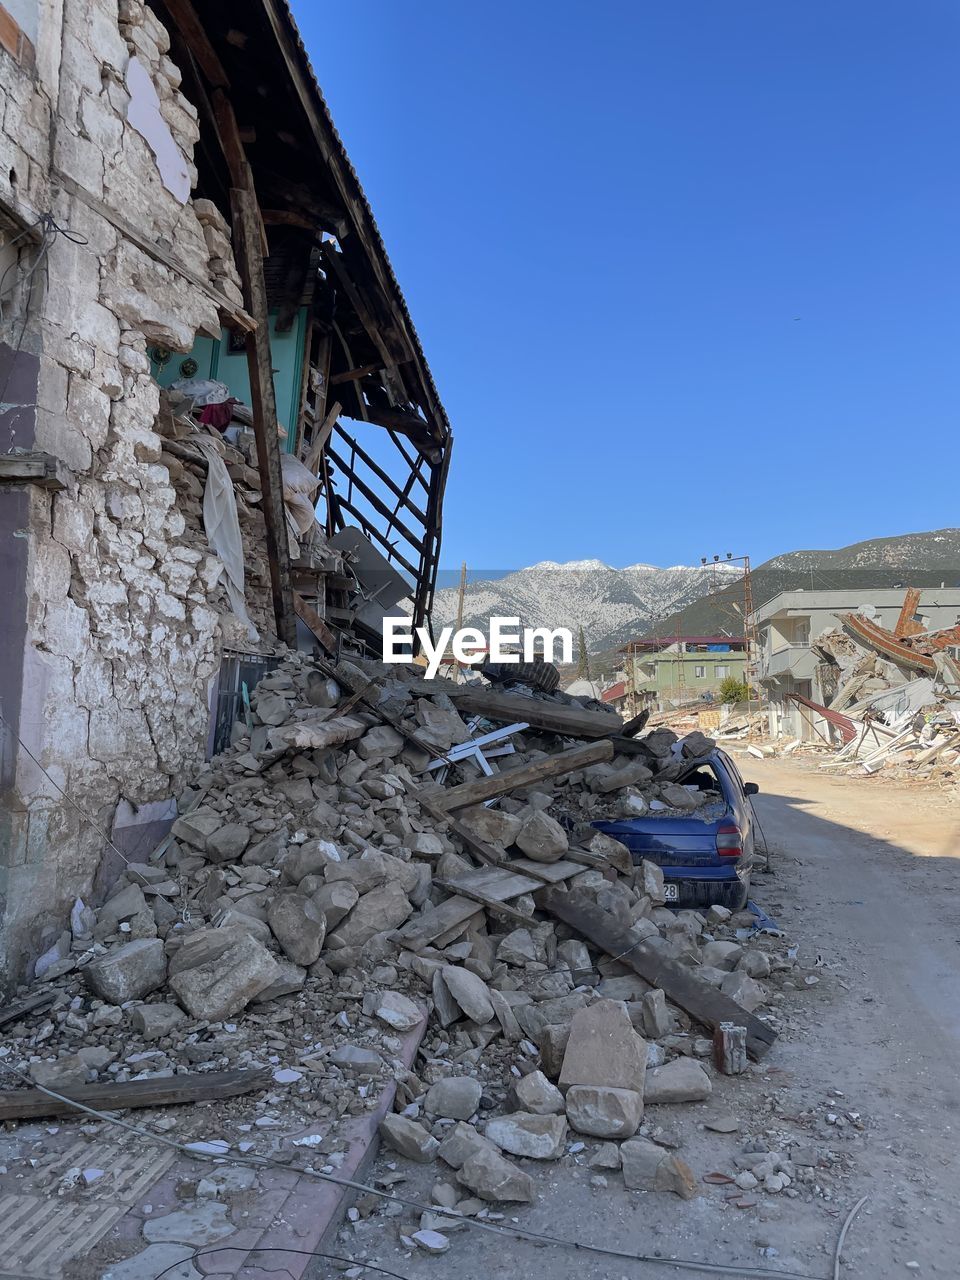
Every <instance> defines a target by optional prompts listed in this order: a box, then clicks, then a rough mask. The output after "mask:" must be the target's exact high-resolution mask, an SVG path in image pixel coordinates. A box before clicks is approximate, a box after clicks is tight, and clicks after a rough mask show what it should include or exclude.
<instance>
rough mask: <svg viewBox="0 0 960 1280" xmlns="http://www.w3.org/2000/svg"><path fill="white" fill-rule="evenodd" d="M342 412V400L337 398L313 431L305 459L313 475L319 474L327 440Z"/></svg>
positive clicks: (304, 463) (305, 464)
mask: <svg viewBox="0 0 960 1280" xmlns="http://www.w3.org/2000/svg"><path fill="white" fill-rule="evenodd" d="M342 412H343V410H342V408H341V405H340V401H339V400H335V401H334V403H333V404H332V405H331V407H330V412H329V413H328V414H327V416H326V417H325V418H324V420H323V422H321V423H320V425H319V427H317V429H316V431H315V432H314V433H313V440H312V441H311V442H310V451H309V452H308V454H307V456H306V457H305V458H304V460H303V465H304V466H305V467H306V468H307V470H308V471H310V472H312V474H313V475H316V474H317V471H318V469H319V467H320V458H321V455H322V454H323V451H324V449H325V448H326V446H327V442H328V441H329V439H330V436H331V434H332V433H333V428H334V427H335V426H336V425H337V419H338V418H339V417H340V414H341V413H342Z"/></svg>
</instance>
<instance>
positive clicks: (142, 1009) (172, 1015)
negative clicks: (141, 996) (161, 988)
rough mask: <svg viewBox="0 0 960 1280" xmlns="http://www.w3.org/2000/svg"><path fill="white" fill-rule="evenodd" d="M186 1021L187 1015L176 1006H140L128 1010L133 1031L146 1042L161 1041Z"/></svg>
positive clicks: (166, 1004)
mask: <svg viewBox="0 0 960 1280" xmlns="http://www.w3.org/2000/svg"><path fill="white" fill-rule="evenodd" d="M186 1019H187V1015H186V1014H185V1013H184V1012H183V1010H182V1009H181V1008H180V1006H179V1005H177V1004H168V1003H165V1004H140V1005H137V1006H136V1007H135V1008H133V1009H131V1010H130V1022H131V1025H132V1026H133V1029H134V1030H135V1031H137V1032H139V1034H140V1035H141V1036H142V1038H143V1039H144V1040H147V1041H150V1040H161V1039H162V1038H163V1037H164V1036H168V1035H169V1034H170V1032H171V1031H172V1030H173V1028H174V1027H175V1026H177V1024H178V1023H180V1022H186Z"/></svg>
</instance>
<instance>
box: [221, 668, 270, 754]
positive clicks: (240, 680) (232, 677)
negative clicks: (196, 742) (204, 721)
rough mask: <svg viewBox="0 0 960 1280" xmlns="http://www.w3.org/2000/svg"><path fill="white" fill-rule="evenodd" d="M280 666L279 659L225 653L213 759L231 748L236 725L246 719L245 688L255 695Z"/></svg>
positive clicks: (248, 692)
mask: <svg viewBox="0 0 960 1280" xmlns="http://www.w3.org/2000/svg"><path fill="white" fill-rule="evenodd" d="M279 665H280V660H279V658H271V657H264V656H263V655H262V654H259V653H239V652H233V651H231V650H229V649H225V650H224V653H223V659H222V661H221V663H220V676H219V679H218V681H217V715H216V722H215V725H214V730H213V741H212V742H211V744H210V755H211V756H216V755H219V754H220V752H221V751H224V750H226V748H227V747H229V745H230V730H231V729H232V728H233V722H234V720H240V719H242V717H243V686H244V685H246V687H247V694H248V695H249V694H251V693H252V692H253V690H254V689H255V688H256V686H257V684H258V683H259V682H260V681H261V680H262V679H263V677H264V676H265V675H267V674H268V672H270V671H275V670H276V669H277V667H279Z"/></svg>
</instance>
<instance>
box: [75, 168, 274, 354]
mask: <svg viewBox="0 0 960 1280" xmlns="http://www.w3.org/2000/svg"><path fill="white" fill-rule="evenodd" d="M54 173H55V176H56V180H57V183H58V185H59V186H61V187H63V189H64V190H65V191H68V192H69V193H70V195H72V196H76V197H77V199H78V200H82V201H83V203H84V204H85V205H87V207H88V208H90V209H92V210H93V211H94V213H96V214H99V215H100V217H101V218H103V219H104V220H105V221H106V222H109V223H110V225H111V226H112V227H113V228H114V229H115V230H117V231H119V232H120V234H121V235H122V236H123V237H124V239H126V240H129V241H130V243H131V244H134V245H136V246H137V248H138V249H139V250H140V251H141V252H142V253H145V254H146V255H147V257H148V258H152V259H153V260H154V262H159V263H160V265H161V266H162V267H166V268H167V270H168V271H172V272H173V273H174V274H175V275H178V276H180V277H181V279H183V280H187V281H189V283H190V284H192V285H193V287H194V288H195V289H199V290H200V291H201V293H205V294H206V295H207V297H208V298H210V299H211V301H212V302H214V303H216V305H217V308H218V310H219V312H220V315H221V317H222V318H225V319H226V320H227V321H229V323H230V325H231V327H232V328H234V329H242V330H243V332H244V333H250V332H252V331H253V330H254V329H255V328H256V327H257V322H256V320H255V319H254V318H253V316H252V315H250V314H249V312H247V311H244V309H243V307H238V306H237V304H236V303H235V302H233V301H232V300H231V299H230V298H228V297H227V296H226V294H224V293H221V292H220V290H219V289H217V288H216V287H215V286H214V285H212V284H211V283H210V282H209V280H205V279H202V278H201V277H200V276H199V275H197V274H196V272H194V271H193V270H192V269H191V268H190V267H188V266H187V265H186V263H184V262H181V261H180V259H179V258H177V257H175V256H174V255H173V254H172V253H168V252H167V250H166V249H164V248H163V247H162V245H159V244H155V243H154V242H153V241H152V240H150V239H149V238H148V237H147V236H145V235H143V234H142V233H141V232H140V231H138V230H137V229H136V227H134V226H133V224H132V223H130V222H127V220H126V219H125V218H123V217H121V215H120V214H119V213H117V212H116V211H115V210H113V209H111V208H110V207H109V205H106V204H104V202H103V201H102V200H98V199H97V197H96V196H93V195H91V194H90V192H89V191H87V190H85V189H84V188H83V187H81V186H80V184H79V183H78V182H75V181H74V179H73V178H71V177H70V176H69V174H66V173H64V172H63V171H62V170H60V169H55V170H54ZM206 336H207V337H212V336H213V335H212V334H209V333H208V334H207V335H206Z"/></svg>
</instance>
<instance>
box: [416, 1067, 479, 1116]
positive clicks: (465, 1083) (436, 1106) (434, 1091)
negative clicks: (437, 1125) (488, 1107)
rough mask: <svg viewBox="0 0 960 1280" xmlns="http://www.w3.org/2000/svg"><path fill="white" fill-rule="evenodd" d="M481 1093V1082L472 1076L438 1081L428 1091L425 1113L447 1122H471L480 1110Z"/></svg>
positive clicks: (453, 1077) (424, 1105) (452, 1077)
mask: <svg viewBox="0 0 960 1280" xmlns="http://www.w3.org/2000/svg"><path fill="white" fill-rule="evenodd" d="M481 1093H482V1089H481V1087H480V1082H479V1080H474V1079H472V1078H471V1077H470V1076H451V1077H449V1078H448V1079H446V1080H438V1081H437V1083H436V1084H435V1085H432V1086H431V1087H430V1089H428V1091H427V1096H426V1099H425V1100H424V1104H423V1107H424V1111H425V1112H426V1113H427V1115H428V1116H440V1117H442V1118H443V1119H445V1120H469V1119H470V1117H471V1116H473V1115H476V1113H477V1111H478V1110H479V1107H480V1095H481Z"/></svg>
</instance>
